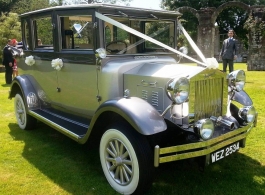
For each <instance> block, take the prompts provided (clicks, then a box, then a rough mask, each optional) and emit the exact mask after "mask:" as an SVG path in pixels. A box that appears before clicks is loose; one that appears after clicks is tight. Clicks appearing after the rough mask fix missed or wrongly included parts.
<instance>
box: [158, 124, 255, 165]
mask: <svg viewBox="0 0 265 195" xmlns="http://www.w3.org/2000/svg"><path fill="white" fill-rule="evenodd" d="M253 126H254V123H251V124H248V125H247V126H244V127H242V128H239V129H236V130H234V131H231V132H229V133H226V134H224V135H221V136H219V137H216V138H213V139H210V140H208V141H202V142H197V143H190V144H184V145H178V146H172V147H166V148H160V147H159V146H158V145H157V146H155V150H154V166H155V167H158V166H159V164H160V163H166V162H171V161H177V160H182V159H188V158H194V157H199V156H206V155H209V154H210V153H212V152H214V151H216V150H218V149H220V148H223V147H225V146H227V145H230V144H232V143H234V142H236V141H239V140H243V139H244V138H246V137H247V135H248V133H249V132H250V130H251V129H252V127H253ZM191 150H192V151H191ZM172 153H175V154H172ZM161 155H162V157H161ZM206 164H209V162H208V163H207V162H206Z"/></svg>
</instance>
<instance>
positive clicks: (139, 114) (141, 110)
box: [80, 97, 167, 143]
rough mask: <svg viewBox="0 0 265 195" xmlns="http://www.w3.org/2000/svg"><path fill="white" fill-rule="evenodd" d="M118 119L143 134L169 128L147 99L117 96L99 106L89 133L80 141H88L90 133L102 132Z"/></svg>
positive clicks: (150, 133)
mask: <svg viewBox="0 0 265 195" xmlns="http://www.w3.org/2000/svg"><path fill="white" fill-rule="evenodd" d="M117 121H123V122H126V123H128V124H129V125H130V126H132V128H134V129H135V130H136V131H137V132H138V133H140V134H142V135H152V134H156V133H159V132H162V131H165V130H166V129H167V125H166V122H165V120H164V118H163V117H162V116H161V115H160V114H159V112H158V111H157V110H156V109H155V108H154V107H152V106H151V105H150V104H149V103H147V102H146V101H144V100H142V99H140V98H137V97H132V98H117V99H112V100H108V101H106V102H104V103H102V104H101V105H100V106H99V108H98V109H97V111H96V113H95V115H94V117H93V118H92V121H91V123H90V126H89V131H88V133H87V134H86V136H85V137H84V138H83V139H82V140H80V142H81V143H84V142H86V141H87V140H88V138H89V136H90V134H91V135H95V134H99V133H100V134H102V133H103V130H104V129H105V128H106V127H107V126H108V125H110V124H112V123H114V122H117Z"/></svg>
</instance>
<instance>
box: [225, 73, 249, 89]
mask: <svg viewBox="0 0 265 195" xmlns="http://www.w3.org/2000/svg"><path fill="white" fill-rule="evenodd" d="M228 82H229V86H230V87H233V88H235V89H236V91H241V90H243V88H244V86H245V83H246V75H245V72H244V71H243V70H236V71H233V72H231V73H230V74H229V75H228Z"/></svg>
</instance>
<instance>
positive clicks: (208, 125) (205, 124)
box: [194, 118, 214, 140]
mask: <svg viewBox="0 0 265 195" xmlns="http://www.w3.org/2000/svg"><path fill="white" fill-rule="evenodd" d="M194 131H195V132H196V133H197V134H198V135H199V136H200V137H201V138H202V139H203V140H209V139H210V138H211V137H212V136H213V133H214V123H213V121H212V120H211V119H209V118H207V119H201V120H199V121H197V122H196V123H195V125H194Z"/></svg>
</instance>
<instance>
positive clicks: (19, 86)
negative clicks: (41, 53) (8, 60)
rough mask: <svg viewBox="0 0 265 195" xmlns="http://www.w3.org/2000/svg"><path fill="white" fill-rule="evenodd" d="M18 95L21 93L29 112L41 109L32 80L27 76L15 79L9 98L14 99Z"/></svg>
mask: <svg viewBox="0 0 265 195" xmlns="http://www.w3.org/2000/svg"><path fill="white" fill-rule="evenodd" d="M17 93H21V95H22V98H23V99H24V100H25V105H26V109H27V110H30V109H36V108H39V107H40V103H39V98H38V95H37V92H36V89H35V88H34V86H33V85H32V82H31V78H29V77H28V76H27V75H22V76H17V77H15V79H14V80H13V82H12V85H11V87H10V92H9V96H8V98H9V99H12V98H14V97H15V95H16V94H17Z"/></svg>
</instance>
